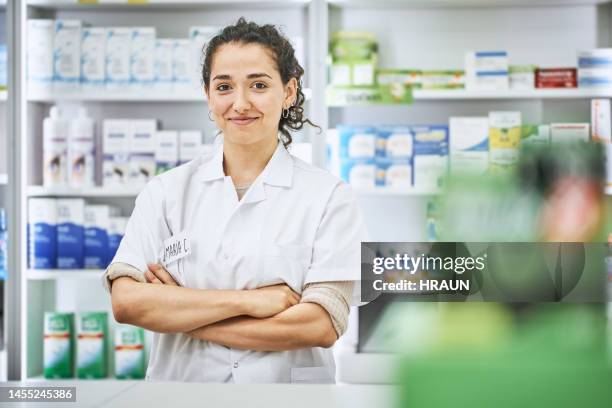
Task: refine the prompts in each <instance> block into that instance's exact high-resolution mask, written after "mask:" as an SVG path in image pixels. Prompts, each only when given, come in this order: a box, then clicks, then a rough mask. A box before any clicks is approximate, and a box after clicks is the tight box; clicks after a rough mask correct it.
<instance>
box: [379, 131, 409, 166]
mask: <svg viewBox="0 0 612 408" xmlns="http://www.w3.org/2000/svg"><path fill="white" fill-rule="evenodd" d="M413 153H414V149H413V135H412V129H411V128H410V127H409V126H379V127H378V128H377V133H376V157H377V158H390V159H410V158H412V155H413Z"/></svg>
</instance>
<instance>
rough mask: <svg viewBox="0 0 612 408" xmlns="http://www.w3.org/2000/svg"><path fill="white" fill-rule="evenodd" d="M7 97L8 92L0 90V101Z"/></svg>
mask: <svg viewBox="0 0 612 408" xmlns="http://www.w3.org/2000/svg"><path fill="white" fill-rule="evenodd" d="M0 8H1V6H0ZM7 99H8V92H6V90H0V102H6V100H7Z"/></svg>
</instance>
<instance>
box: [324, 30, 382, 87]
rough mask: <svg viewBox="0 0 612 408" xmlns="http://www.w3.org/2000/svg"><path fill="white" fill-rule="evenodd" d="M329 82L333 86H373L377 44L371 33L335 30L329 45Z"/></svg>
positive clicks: (376, 62) (376, 63)
mask: <svg viewBox="0 0 612 408" xmlns="http://www.w3.org/2000/svg"><path fill="white" fill-rule="evenodd" d="M329 53H330V58H331V62H330V72H329V83H330V84H331V85H333V86H374V85H375V84H376V67H377V65H378V44H377V42H376V37H375V36H374V34H371V33H363V32H337V33H335V34H334V35H333V36H332V40H331V42H330V47H329Z"/></svg>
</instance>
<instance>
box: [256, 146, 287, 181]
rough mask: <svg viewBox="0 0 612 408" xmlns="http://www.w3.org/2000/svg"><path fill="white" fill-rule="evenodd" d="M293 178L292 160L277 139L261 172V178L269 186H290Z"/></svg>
mask: <svg viewBox="0 0 612 408" xmlns="http://www.w3.org/2000/svg"><path fill="white" fill-rule="evenodd" d="M292 179H293V160H292V159H291V155H290V154H289V152H288V151H287V149H286V148H285V145H283V143H282V142H281V141H280V140H279V142H278V144H277V146H276V150H275V151H274V154H273V155H272V157H271V158H270V161H269V162H268V164H267V165H266V167H265V168H264V170H263V172H262V173H261V180H262V181H263V182H264V183H266V184H269V185H271V186H278V187H291V181H292Z"/></svg>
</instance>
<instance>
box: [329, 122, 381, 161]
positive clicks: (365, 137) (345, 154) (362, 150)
mask: <svg viewBox="0 0 612 408" xmlns="http://www.w3.org/2000/svg"><path fill="white" fill-rule="evenodd" d="M336 129H337V130H338V143H339V146H338V153H339V157H340V158H341V159H373V158H374V157H375V156H376V128H375V127H373V126H348V125H340V126H338V127H337V128H336Z"/></svg>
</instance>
